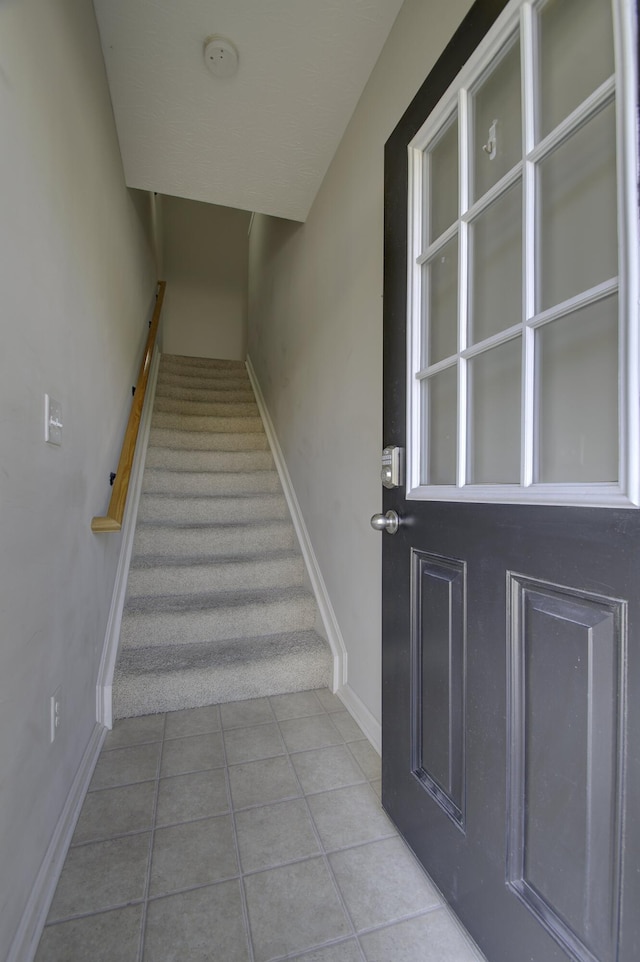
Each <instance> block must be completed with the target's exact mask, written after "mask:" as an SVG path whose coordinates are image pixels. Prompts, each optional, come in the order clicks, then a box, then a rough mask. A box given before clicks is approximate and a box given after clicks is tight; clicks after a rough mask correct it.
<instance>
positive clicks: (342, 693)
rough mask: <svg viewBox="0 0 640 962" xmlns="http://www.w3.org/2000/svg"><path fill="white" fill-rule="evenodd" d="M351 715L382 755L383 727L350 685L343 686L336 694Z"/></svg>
mask: <svg viewBox="0 0 640 962" xmlns="http://www.w3.org/2000/svg"><path fill="white" fill-rule="evenodd" d="M336 694H337V696H338V698H339V699H340V701H341V702H342V704H343V705H344V707H345V708H346V709H347V711H348V712H349V714H350V715H352V717H353V718H354V719H355V721H357V723H358V725H360V728H361V729H362V731H363V732H364V733H365V735H366V736H367V738H368V739H369V741H370V742H371V744H372V745H373V747H374V748H375V750H376V751H377V753H378V755H382V726H381V724H380V722H379V721H378V719H377V718H376V717H375V715H373V714H372V713H371V712H370V711H369V709H368V708H367V706H366V705H365V703H364V702H363V701H362V700H361V699H360V698H359V697H358V695H356V693H355V691H354V690H353V688H351V686H350V685H343V686H342V688H339V689H338V691H337V692H336Z"/></svg>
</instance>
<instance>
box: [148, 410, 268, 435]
mask: <svg viewBox="0 0 640 962" xmlns="http://www.w3.org/2000/svg"><path fill="white" fill-rule="evenodd" d="M151 427H152V428H166V429H168V430H177V431H208V432H210V433H212V434H218V433H220V432H224V433H227V432H235V433H238V432H240V433H243V434H245V433H248V434H256V433H257V434H259V433H260V432H261V431H262V430H263V428H262V420H261V419H260V418H259V417H257V416H253V417H251V416H246V415H245V416H243V417H234V416H231V415H228V416H227V415H223V416H219V415H215V416H210V415H208V414H182V413H172V412H170V411H156V412H155V413H154V415H153V418H152V421H151Z"/></svg>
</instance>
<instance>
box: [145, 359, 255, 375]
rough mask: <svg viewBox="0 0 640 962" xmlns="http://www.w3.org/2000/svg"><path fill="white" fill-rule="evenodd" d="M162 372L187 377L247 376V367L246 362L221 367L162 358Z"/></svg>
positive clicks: (162, 373)
mask: <svg viewBox="0 0 640 962" xmlns="http://www.w3.org/2000/svg"><path fill="white" fill-rule="evenodd" d="M160 374H161V375H164V374H181V375H184V376H186V377H189V376H190V375H194V376H195V377H220V378H223V377H246V376H247V369H246V367H245V366H244V364H240V365H236V366H235V367H221V366H218V365H207V364H194V363H192V362H188V363H183V362H179V363H178V362H176V361H171V360H168V359H166V358H162V359H161V361H160Z"/></svg>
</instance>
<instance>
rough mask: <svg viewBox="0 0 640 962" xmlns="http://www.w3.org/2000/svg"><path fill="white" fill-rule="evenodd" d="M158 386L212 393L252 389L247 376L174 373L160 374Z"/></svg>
mask: <svg viewBox="0 0 640 962" xmlns="http://www.w3.org/2000/svg"><path fill="white" fill-rule="evenodd" d="M158 384H160V385H162V387H186V388H190V389H191V390H193V389H194V388H207V389H208V390H210V391H242V390H246V389H247V387H250V381H249V378H248V377H247V375H246V374H245V375H244V376H243V377H239V376H238V375H237V374H229V375H228V376H226V377H224V376H220V375H218V374H217V373H216V374H215V375H213V374H212V375H210V376H207V375H196V374H175V373H174V372H167V373H166V374H165V373H162V372H161V373H160V374H159V375H158Z"/></svg>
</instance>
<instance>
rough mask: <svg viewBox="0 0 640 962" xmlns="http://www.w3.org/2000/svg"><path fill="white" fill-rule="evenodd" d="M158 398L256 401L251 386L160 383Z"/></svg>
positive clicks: (207, 401) (234, 401)
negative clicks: (225, 388)
mask: <svg viewBox="0 0 640 962" xmlns="http://www.w3.org/2000/svg"><path fill="white" fill-rule="evenodd" d="M158 398H168V399H171V400H177V401H204V402H206V403H210V402H220V403H223V404H227V403H234V404H235V403H237V402H242V403H243V404H253V403H255V396H254V393H253V391H252V390H251V388H250V387H249V386H248V385H247V387H245V388H242V389H234V390H233V391H220V390H217V389H216V388H212V389H211V390H208V389H207V388H187V387H184V388H183V387H175V386H172V385H166V386H165V387H163V386H162V385H161V384H158V386H157V388H156V400H157V399H158Z"/></svg>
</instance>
